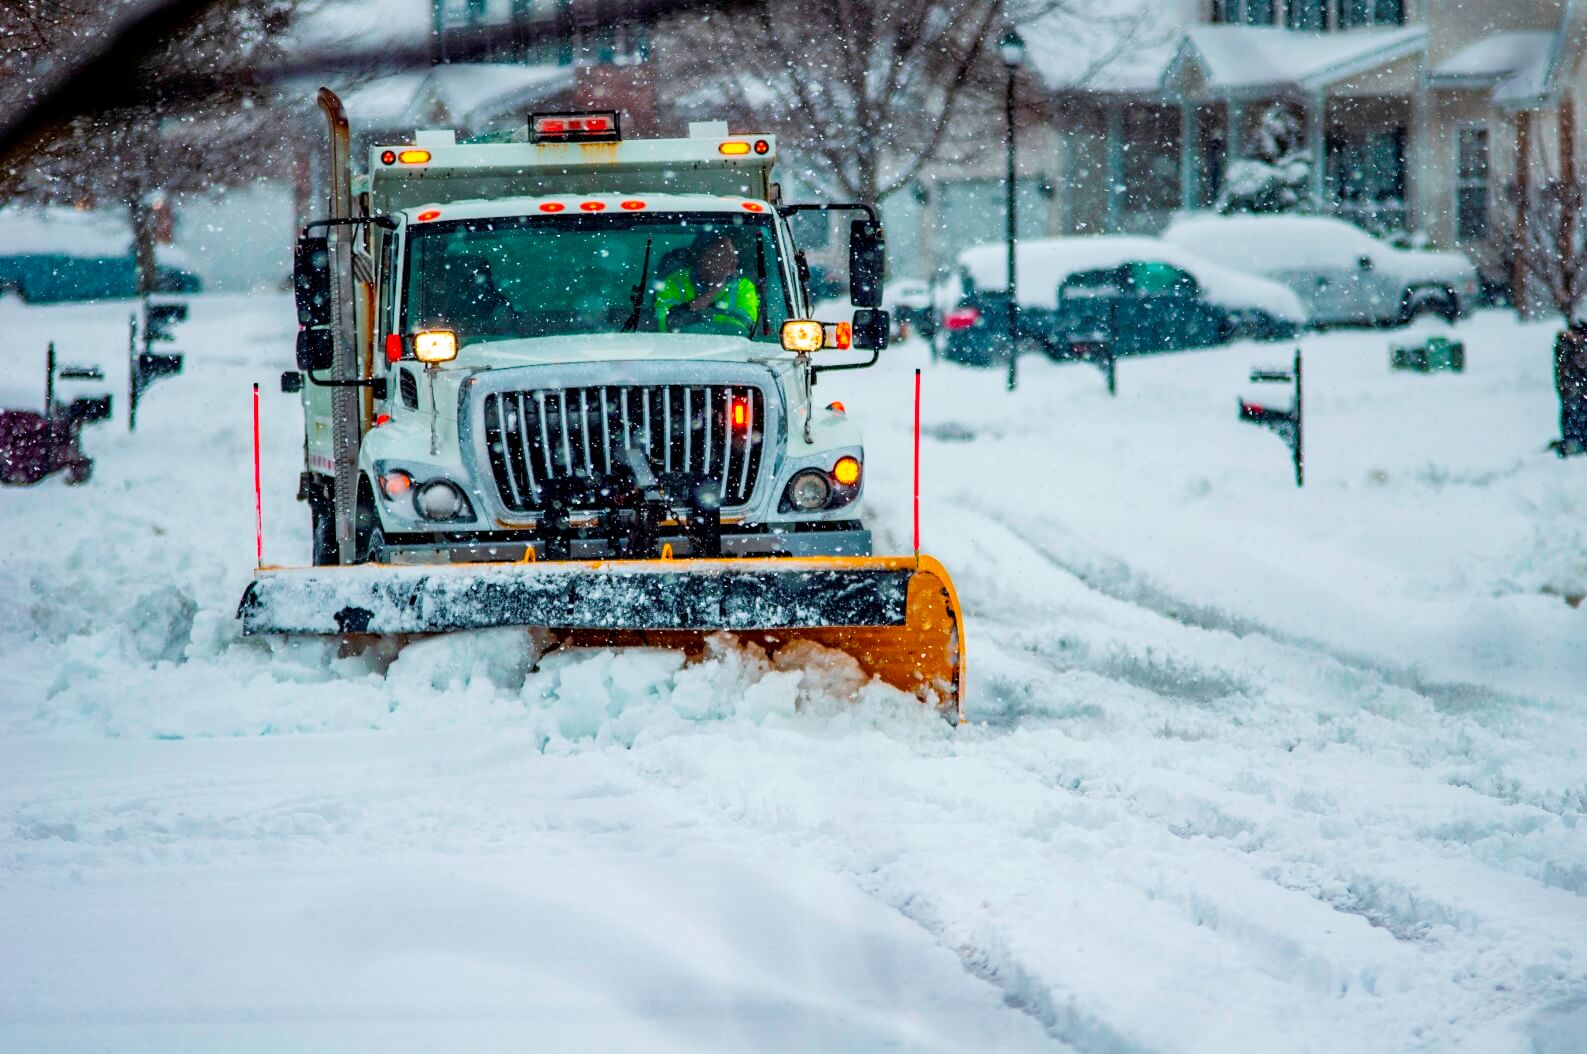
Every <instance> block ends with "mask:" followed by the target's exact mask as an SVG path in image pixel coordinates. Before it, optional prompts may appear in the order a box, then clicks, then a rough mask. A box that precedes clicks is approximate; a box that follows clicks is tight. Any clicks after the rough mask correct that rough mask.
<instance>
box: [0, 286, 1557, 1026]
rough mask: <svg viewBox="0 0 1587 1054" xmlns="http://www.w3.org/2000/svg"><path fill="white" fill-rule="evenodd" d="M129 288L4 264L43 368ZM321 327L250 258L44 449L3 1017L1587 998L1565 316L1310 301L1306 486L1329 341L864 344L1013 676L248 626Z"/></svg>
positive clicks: (885, 514)
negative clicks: (1321, 313) (23, 283)
mask: <svg viewBox="0 0 1587 1054" xmlns="http://www.w3.org/2000/svg"><path fill="white" fill-rule="evenodd" d="M127 310H128V308H127V305H123V304H108V305H98V306H87V307H58V308H48V309H42V308H26V307H23V306H20V305H17V304H15V303H13V302H10V301H5V302H0V325H3V326H4V327H5V332H6V333H7V334H8V335H9V337H10V340H11V347H12V349H13V351H12V359H13V364H12V369H11V371H10V372H9V375H8V377H7V378H6V379H5V380H4V381H3V382H0V395H3V396H4V398H3V399H0V403H3V404H4V405H6V406H22V407H32V406H33V405H34V404H35V403H36V402H37V401H38V398H39V397H40V396H41V395H42V388H43V385H42V356H43V349H44V346H45V343H46V342H47V341H48V340H52V339H53V340H55V341H56V342H57V345H58V347H59V348H60V352H61V356H62V359H63V360H65V361H74V362H75V361H79V360H80V361H85V362H98V363H101V364H102V365H104V366H105V367H106V369H107V372H108V373H109V374H110V376H109V377H108V379H107V382H106V384H105V387H107V388H109V390H110V391H112V392H115V393H120V392H124V390H125V386H124V377H122V376H120V374H119V371H120V370H122V369H124V368H125V366H124V362H123V356H124V351H123V349H124V348H125V343H124V342H125V329H124V326H125V320H126V313H127ZM292 328H293V327H292V320H291V313H290V307H289V304H288V302H287V300H286V298H284V297H277V296H259V297H254V298H237V297H221V296H212V297H202V298H198V299H197V300H196V301H195V306H194V320H193V322H192V323H190V324H189V325H188V326H187V327H186V328H185V329H184V330H183V331H182V340H181V342H180V346H181V347H182V349H183V350H185V351H187V352H188V353H189V358H188V371H187V373H186V374H185V375H184V376H182V377H179V378H176V379H173V380H168V381H163V382H161V384H160V385H159V386H158V387H156V388H155V389H154V390H153V393H152V394H151V395H150V396H149V399H148V401H147V403H146V404H145V405H144V407H143V408H142V412H140V421H139V430H138V432H137V433H136V434H134V435H130V436H129V435H128V434H127V432H126V431H125V422H124V418H123V417H122V416H121V415H122V413H123V412H124V410H125V407H124V406H123V405H121V402H122V397H121V396H119V395H118V396H117V403H118V405H117V408H116V409H117V419H116V420H115V421H114V422H112V423H110V424H107V425H100V426H96V427H94V428H91V429H90V430H89V431H88V433H87V437H86V440H85V445H86V447H87V448H88V450H89V452H90V453H91V454H93V455H94V456H95V457H96V459H97V464H96V469H95V475H94V479H93V481H92V482H91V483H90V484H89V485H87V486H86V487H81V488H69V487H67V486H65V485H64V483H63V482H62V481H60V480H51V481H49V482H47V483H45V484H43V485H40V486H38V487H35V488H31V489H26V490H19V489H8V490H5V491H3V492H0V531H3V532H4V535H5V538H6V540H7V544H6V547H5V550H4V552H3V554H0V671H3V673H0V1050H26V1051H42V1050H81V1049H111V1050H118V1051H120V1050H151V1051H153V1050H159V1051H173V1050H193V1051H210V1050H259V1051H279V1050H336V1051H345V1050H380V1051H392V1050H409V1049H434V1050H462V1049H473V1050H481V1049H492V1050H496V1049H500V1050H508V1049H510V1050H523V1049H541V1048H543V1049H570V1050H572V1049H578V1050H600V1049H610V1050H678V1051H685V1050H690V1051H692V1050H724V1051H736V1050H789V1051H794V1050H799V1051H804V1050H857V1051H858V1050H865V1051H870V1050H878V1049H900V1050H925V1051H939V1050H941V1051H947V1050H965V1051H983V1050H1079V1051H1090V1052H1114V1051H1131V1052H1136V1051H1163V1052H1168V1051H1198V1052H1222V1051H1231V1052H1232V1051H1247V1050H1283V1051H1329V1052H1335V1051H1384V1052H1389V1051H1409V1050H1427V1051H1447V1050H1472V1051H1485V1052H1486V1051H1495V1052H1510V1051H1514V1052H1522V1051H1542V1052H1548V1054H1557V1052H1560V1051H1582V1050H1587V829H1584V817H1587V688H1584V687H1583V686H1584V685H1587V609H1584V608H1583V607H1581V606H1577V605H1579V604H1580V597H1581V596H1582V595H1583V594H1587V555H1584V553H1587V545H1584V542H1587V527H1584V526H1583V524H1587V463H1580V464H1579V463H1574V462H1572V463H1561V462H1559V461H1557V460H1556V459H1554V458H1552V457H1551V456H1549V455H1546V454H1544V453H1543V452H1542V446H1543V444H1544V443H1545V442H1546V441H1547V439H1548V438H1550V436H1551V435H1552V429H1553V422H1552V414H1553V412H1554V411H1553V407H1552V396H1551V392H1550V388H1549V384H1550V376H1549V370H1550V360H1549V351H1548V345H1549V340H1550V333H1549V330H1548V329H1547V327H1542V326H1520V325H1517V324H1516V323H1515V322H1513V321H1512V320H1510V319H1508V318H1507V317H1506V316H1502V315H1498V314H1491V315H1482V316H1479V317H1478V318H1476V319H1474V320H1472V321H1470V322H1467V323H1463V324H1462V325H1461V326H1460V327H1459V329H1460V335H1461V336H1462V337H1463V338H1464V339H1465V341H1466V343H1467V346H1468V358H1469V361H1470V367H1469V372H1468V373H1467V374H1465V375H1462V376H1431V377H1427V376H1407V375H1392V374H1390V373H1389V372H1388V369H1387V358H1388V353H1387V345H1388V343H1389V341H1390V340H1391V339H1403V337H1404V335H1403V334H1395V335H1393V336H1392V337H1391V336H1388V335H1386V334H1384V333H1381V332H1346V333H1336V334H1328V335H1323V336H1311V337H1307V338H1306V339H1305V340H1304V341H1303V342H1302V343H1303V346H1304V348H1305V351H1306V354H1307V376H1308V379H1309V383H1310V388H1309V390H1308V393H1307V400H1308V409H1309V411H1310V412H1311V420H1310V422H1309V427H1310V435H1309V437H1308V453H1309V461H1308V485H1307V487H1306V489H1305V490H1304V491H1300V492H1297V491H1296V490H1295V489H1294V487H1293V485H1292V484H1291V482H1290V480H1289V477H1288V466H1287V464H1286V462H1285V453H1284V450H1283V448H1282V447H1281V446H1280V445H1279V443H1278V441H1277V440H1276V439H1274V438H1273V437H1272V436H1269V435H1266V434H1264V433H1262V432H1259V431H1258V430H1256V429H1254V428H1251V427H1249V426H1246V425H1242V424H1240V423H1238V422H1237V421H1236V420H1235V419H1234V418H1235V414H1234V406H1233V403H1234V399H1233V396H1234V395H1235V394H1236V393H1238V392H1240V391H1241V390H1242V381H1243V379H1244V376H1245V374H1246V373H1247V372H1248V370H1249V368H1250V367H1251V366H1252V365H1256V364H1266V363H1269V362H1276V361H1281V360H1282V359H1284V358H1285V357H1286V355H1287V354H1288V349H1287V348H1272V347H1262V346H1257V345H1239V346H1236V347H1233V348H1229V349H1223V350H1218V351H1213V352H1204V353H1197V354H1186V355H1178V356H1171V357H1164V358H1160V359H1154V360H1142V361H1126V362H1125V363H1123V364H1122V365H1121V367H1120V386H1121V392H1120V397H1119V398H1118V399H1117V400H1109V399H1108V397H1107V396H1106V394H1105V392H1104V391H1103V389H1102V385H1101V382H1100V379H1099V378H1098V377H1097V375H1096V374H1095V372H1094V371H1089V370H1088V369H1086V368H1085V367H1083V366H1067V365H1066V366H1059V365H1053V364H1048V363H1045V362H1039V361H1035V360H1032V361H1029V362H1028V363H1027V364H1026V367H1025V369H1024V373H1023V379H1022V385H1021V390H1020V391H1019V392H1018V393H1016V394H1015V395H1012V396H1010V395H1008V394H1006V393H1004V392H1003V391H1002V378H1001V376H1000V375H997V376H994V375H993V373H985V374H982V373H975V372H967V371H962V370H959V369H957V368H954V367H950V366H945V365H931V364H929V360H928V357H927V353H926V349H925V348H924V346H923V345H919V344H909V345H906V346H904V347H902V348H897V349H893V350H890V351H889V352H887V353H886V357H885V361H884V364H883V366H882V367H880V368H879V369H877V370H873V371H870V372H869V373H864V374H849V375H844V376H843V378H842V380H841V381H836V380H832V379H830V378H824V379H823V390H822V395H823V397H824V398H826V399H828V400H830V399H837V398H841V399H842V400H843V401H844V402H845V403H846V404H847V405H848V407H849V410H850V412H851V413H852V414H855V415H856V416H858V417H860V418H861V420H862V423H863V424H864V426H865V427H866V429H867V432H868V438H869V459H868V466H867V471H868V475H867V488H868V501H869V503H870V507H871V510H872V515H873V516H874V522H873V524H872V526H873V527H874V528H875V530H876V531H877V533H878V537H879V539H881V544H882V546H883V547H885V548H888V549H893V550H897V549H898V548H900V542H902V541H903V540H905V539H907V537H908V534H907V530H908V520H907V515H908V501H907V487H908V483H909V471H908V462H907V454H908V443H909V435H908V423H909V419H908V414H909V399H910V378H911V371H912V370H913V368H914V367H915V366H917V365H921V366H925V367H926V374H925V377H926V405H927V435H928V438H927V440H926V444H925V464H926V474H925V475H926V492H925V508H926V532H925V533H926V540H927V543H928V547H929V548H930V549H931V550H932V551H933V552H934V553H936V555H938V556H939V557H941V558H942V559H943V560H944V562H945V563H946V564H947V566H948V567H949V568H950V569H951V570H952V571H953V572H954V573H955V575H956V577H957V579H958V581H959V585H960V588H961V592H962V593H963V595H964V598H965V601H966V604H967V606H968V608H969V613H970V619H971V621H970V624H969V641H970V661H971V700H972V711H971V717H972V721H971V724H969V725H968V726H966V727H963V728H958V729H955V728H952V727H949V726H948V725H947V724H946V723H945V722H943V721H942V720H941V719H940V718H938V717H937V716H936V715H934V714H932V713H929V712H927V711H925V710H924V709H923V708H921V707H920V706H919V705H918V704H916V703H915V702H914V701H913V700H911V699H908V698H905V697H903V696H902V695H900V694H899V693H897V692H896V691H893V690H891V689H889V688H887V687H886V686H883V685H880V684H877V683H869V684H867V683H866V682H865V680H864V678H863V677H862V676H861V675H860V674H859V673H858V671H857V669H856V667H855V666H854V664H853V663H852V662H851V661H849V660H848V659H847V657H845V656H843V655H841V654H837V653H833V652H828V651H823V650H821V649H818V648H807V649H805V650H801V651H798V652H795V653H792V654H788V653H784V654H780V655H772V656H768V655H766V654H764V653H762V652H760V651H759V650H758V649H754V648H746V647H741V646H739V645H737V644H735V643H734V642H733V641H731V640H730V639H729V638H726V637H722V638H718V639H716V640H713V642H712V644H711V648H710V651H709V653H708V654H707V655H706V656H705V657H704V658H703V659H702V660H700V661H698V662H692V663H685V661H684V659H683V657H682V656H681V655H678V654H675V653H671V652H666V651H659V650H638V651H629V652H622V653H613V652H608V651H591V652H552V653H550V654H548V655H544V656H542V655H539V654H538V653H537V650H536V647H535V645H534V643H533V641H532V640H531V639H530V637H529V636H528V635H527V634H524V633H520V632H517V631H490V632H482V633H472V634H459V635H456V636H452V637H448V638H444V639H435V640H429V641H425V642H422V643H418V644H415V645H412V646H410V647H408V648H407V649H405V650H404V651H402V653H401V654H400V655H393V654H390V653H383V652H370V653H365V654H360V655H351V656H344V655H339V654H338V652H337V650H336V648H335V647H334V646H333V645H326V644H321V643H314V642H296V643H287V642H281V641H275V642H271V641H265V640H254V639H250V640H246V641H245V640H242V639H241V638H240V637H239V636H238V632H237V625H236V621H235V619H234V617H233V616H234V612H235V607H236V603H237V600H238V598H239V596H240V595H241V592H242V588H243V586H244V585H245V583H246V582H247V580H248V577H249V574H250V571H251V569H252V565H253V534H252V528H253V524H252V520H253V505H252V495H251V484H252V476H251V468H250V466H249V450H250V440H249V423H250V419H249V414H250V408H249V407H250V384H251V382H253V381H256V380H257V381H259V382H261V385H262V387H263V388H264V391H265V393H266V396H265V407H264V422H265V450H266V454H265V465H264V470H265V535H266V559H267V560H270V561H273V562H280V563H294V562H300V561H302V560H303V559H304V558H305V556H306V550H307V514H306V512H305V511H304V509H303V507H302V506H300V505H298V504H296V503H295V502H293V501H292V500H291V496H292V494H293V493H294V492H295V489H296V473H297V471H298V469H299V465H300V458H301V431H300V424H299V417H298V411H297V409H296V406H295V400H294V398H293V397H288V396H282V395H279V394H276V393H275V391H274V388H275V384H274V378H275V375H276V373H277V372H279V370H281V369H283V368H287V367H288V366H290V360H291V335H292ZM994 372H995V371H994ZM35 377H36V378H37V379H38V383H37V384H35V383H34V379H35ZM35 389H36V390H35ZM829 392H830V394H828V393H829ZM1581 460H1582V461H1583V462H1587V459H1581Z"/></svg>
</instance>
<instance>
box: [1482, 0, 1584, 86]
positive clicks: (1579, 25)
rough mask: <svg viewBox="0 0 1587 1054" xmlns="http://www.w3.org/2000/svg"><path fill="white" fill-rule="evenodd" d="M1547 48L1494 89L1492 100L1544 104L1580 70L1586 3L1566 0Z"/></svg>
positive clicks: (1532, 56)
mask: <svg viewBox="0 0 1587 1054" xmlns="http://www.w3.org/2000/svg"><path fill="white" fill-rule="evenodd" d="M1548 36H1549V38H1550V39H1549V41H1548V47H1547V49H1546V50H1540V51H1539V52H1538V53H1536V54H1533V55H1531V56H1530V57H1528V58H1527V60H1526V61H1524V62H1522V63H1520V64H1519V65H1518V66H1517V67H1516V68H1515V69H1514V70H1512V71H1511V72H1510V73H1509V75H1508V76H1506V77H1505V78H1504V79H1503V80H1501V81H1500V82H1499V84H1498V86H1497V87H1495V88H1494V90H1493V101H1494V102H1495V103H1496V104H1497V105H1499V106H1501V107H1503V108H1505V109H1510V110H1526V109H1533V108H1536V107H1540V106H1545V105H1547V104H1548V103H1549V101H1550V100H1551V99H1552V98H1553V97H1554V96H1556V95H1557V93H1558V92H1559V90H1560V89H1561V88H1562V87H1563V86H1564V85H1565V84H1566V83H1568V82H1569V80H1570V78H1571V76H1572V71H1574V70H1576V69H1579V68H1580V66H1581V63H1582V61H1583V52H1584V49H1587V44H1584V42H1587V3H1584V2H1583V0H1566V2H1565V8H1564V11H1563V12H1562V13H1561V15H1560V25H1559V29H1558V31H1557V32H1554V33H1550V34H1548Z"/></svg>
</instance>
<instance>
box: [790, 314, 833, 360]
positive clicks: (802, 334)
mask: <svg viewBox="0 0 1587 1054" xmlns="http://www.w3.org/2000/svg"><path fill="white" fill-rule="evenodd" d="M826 337H827V334H826V327H825V326H823V325H822V324H821V323H819V322H816V321H814V320H812V319H790V320H789V321H787V322H784V323H783V324H782V346H783V350H784V351H797V352H799V353H800V354H806V353H808V352H812V351H820V350H821V348H822V345H824V344H825V343H826Z"/></svg>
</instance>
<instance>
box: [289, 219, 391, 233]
mask: <svg viewBox="0 0 1587 1054" xmlns="http://www.w3.org/2000/svg"><path fill="white" fill-rule="evenodd" d="M365 223H372V224H374V225H375V226H376V227H379V228H380V229H381V230H387V231H394V230H396V229H397V221H396V220H394V219H392V218H391V217H390V216H346V217H342V218H340V219H323V220H310V221H309V222H307V223H305V224H304V225H303V230H302V231H301V232H300V234H299V237H303V238H307V237H308V235H309V231H311V230H313V229H314V228H316V227H357V226H360V225H362V224H365Z"/></svg>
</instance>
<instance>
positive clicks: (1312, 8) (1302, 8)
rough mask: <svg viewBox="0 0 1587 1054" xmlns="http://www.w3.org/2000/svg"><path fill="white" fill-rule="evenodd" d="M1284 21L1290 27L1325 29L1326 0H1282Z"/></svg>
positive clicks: (1326, 15)
mask: <svg viewBox="0 0 1587 1054" xmlns="http://www.w3.org/2000/svg"><path fill="white" fill-rule="evenodd" d="M1284 7H1285V16H1286V17H1285V23H1286V24H1287V25H1288V26H1289V28H1291V29H1327V28H1328V8H1327V4H1326V0H1284Z"/></svg>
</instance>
